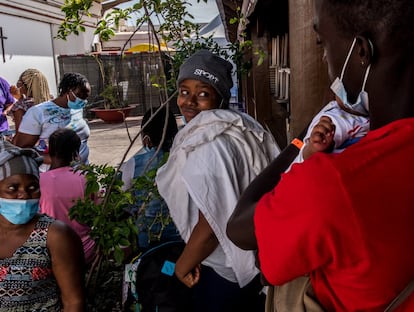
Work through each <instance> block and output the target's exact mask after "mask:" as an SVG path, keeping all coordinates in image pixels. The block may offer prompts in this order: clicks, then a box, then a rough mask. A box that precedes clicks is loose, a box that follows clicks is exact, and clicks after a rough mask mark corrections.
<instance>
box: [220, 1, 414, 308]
mask: <svg viewBox="0 0 414 312" xmlns="http://www.w3.org/2000/svg"><path fill="white" fill-rule="evenodd" d="M413 27H414V3H413V2H412V0H392V1H391V0H364V1H356V0H355V1H339V0H315V19H314V28H315V31H316V33H317V37H318V40H317V41H318V43H319V44H321V45H322V47H323V49H324V59H325V60H326V62H327V64H328V71H329V76H330V78H331V81H333V82H334V83H333V85H332V89H333V91H334V92H335V93H336V95H337V96H339V97H340V98H341V100H342V101H343V102H344V103H345V105H347V106H348V107H349V108H355V107H357V106H361V105H362V106H364V107H366V108H368V107H369V112H370V121H371V131H370V132H369V133H368V135H367V136H366V137H365V138H363V139H361V140H360V141H359V142H358V143H356V144H354V145H353V146H351V147H348V149H347V150H346V151H344V152H343V153H341V154H324V153H317V154H315V155H313V156H312V157H311V158H309V159H308V160H306V161H305V162H304V163H302V164H296V165H294V166H293V167H292V169H291V170H290V172H289V173H287V174H284V175H282V178H281V180H280V182H279V184H278V185H277V186H276V187H275V188H274V189H273V190H272V191H271V192H269V193H267V194H265V192H267V191H269V190H270V189H271V188H272V187H274V185H275V184H276V183H277V182H278V181H277V179H276V178H275V177H274V172H276V170H277V168H276V164H277V162H274V163H272V164H271V165H269V167H268V168H267V169H265V171H264V172H263V173H262V174H261V175H260V176H258V177H257V178H256V180H254V182H253V183H252V184H251V185H250V186H249V188H248V189H247V190H246V192H245V193H244V195H243V196H242V197H241V198H240V200H239V204H238V207H237V209H236V211H235V214H237V213H239V212H240V211H241V210H246V209H247V210H250V211H252V210H253V209H254V208H255V213H254V226H255V227H254V229H255V235H256V239H257V246H258V250H259V260H260V266H261V270H262V273H263V275H264V276H265V278H266V279H267V280H268V281H269V282H270V284H272V285H282V284H284V283H286V282H289V281H292V280H294V279H296V278H298V277H301V276H303V275H306V274H309V276H310V279H311V284H312V286H313V289H314V292H315V295H316V297H317V299H318V300H319V302H320V303H321V304H322V306H323V307H324V308H325V309H326V310H327V311H384V309H385V308H386V307H387V306H388V305H389V303H390V302H391V301H392V300H393V299H394V298H395V297H397V296H398V294H399V293H400V292H401V291H402V290H403V289H404V288H405V287H406V286H407V285H408V284H409V283H410V282H411V281H412V280H413V279H414V265H413V263H414V250H413V248H412V246H413V241H414V209H413V207H414V204H413V200H414V195H413V194H414V190H413V187H412V185H413V183H412V179H413V176H414V162H413V161H412V159H413V154H414V144H412V139H413V138H414V118H413V117H414V88H413V87H412V84H413V77H414V62H413V61H412V57H413V55H414V32H413V31H412V29H413ZM345 63H347V67H346V70H345V71H344V64H345ZM342 71H344V73H343V75H341V72H342ZM341 76H343V79H339V78H337V77H341ZM365 79H366V86H365V91H366V92H362V91H361V89H362V88H361V86H362V84H363V81H364V80H365ZM368 99H369V106H368ZM260 197H261V199H260V200H259V201H258V199H259V198H260ZM257 201H258V202H257ZM256 204H257V205H256ZM243 222H247V223H249V222H250V223H251V222H252V220H251V218H250V221H249V220H247V219H244V220H243V218H240V217H233V218H232V219H231V221H230V224H229V227H228V231H227V232H228V234H229V236H230V238H231V239H232V240H233V241H234V242H235V243H236V244H238V245H239V246H240V245H241V246H242V247H244V248H254V247H255V243H254V242H252V240H251V239H250V241H249V242H248V243H246V242H240V241H237V239H236V238H235V236H234V232H233V231H232V229H234V228H235V227H236V226H239V227H240V228H246V223H243ZM232 236H233V237H232ZM400 309H401V310H402V311H414V296H413V295H412V296H411V297H410V298H409V299H408V300H406V301H405V302H404V303H403V305H402V306H400Z"/></svg>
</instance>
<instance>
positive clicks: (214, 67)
mask: <svg viewBox="0 0 414 312" xmlns="http://www.w3.org/2000/svg"><path fill="white" fill-rule="evenodd" d="M232 70H233V65H232V64H231V63H230V62H228V61H226V60H225V59H223V58H221V57H220V56H218V55H216V54H213V53H212V52H210V51H208V50H199V51H197V52H196V53H194V54H193V55H191V56H190V57H189V58H188V59H187V60H186V61H185V62H184V63H183V64H182V65H181V67H180V73H179V74H178V79H177V86H179V85H180V83H181V82H182V81H183V80H185V79H195V80H201V81H203V82H205V83H208V84H209V85H211V86H212V87H213V88H214V89H216V91H217V93H218V94H219V95H220V97H221V98H222V99H223V101H224V102H225V103H228V102H229V100H230V95H231V94H230V89H231V88H232V87H233V80H232V78H231V71H232Z"/></svg>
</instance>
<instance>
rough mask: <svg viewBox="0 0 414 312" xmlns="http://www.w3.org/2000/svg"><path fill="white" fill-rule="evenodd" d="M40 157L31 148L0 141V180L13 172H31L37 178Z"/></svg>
mask: <svg viewBox="0 0 414 312" xmlns="http://www.w3.org/2000/svg"><path fill="white" fill-rule="evenodd" d="M41 163H42V157H40V156H39V154H38V153H37V152H36V151H35V150H34V149H31V148H20V147H17V146H15V145H13V144H11V143H9V142H7V141H0V180H4V179H5V178H8V177H10V176H12V175H15V174H32V175H34V176H35V177H37V178H39V165H40V164H41Z"/></svg>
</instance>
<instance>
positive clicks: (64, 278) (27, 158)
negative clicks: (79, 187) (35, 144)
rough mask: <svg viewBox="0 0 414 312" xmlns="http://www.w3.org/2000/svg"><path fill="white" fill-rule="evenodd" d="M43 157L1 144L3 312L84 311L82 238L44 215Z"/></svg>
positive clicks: (0, 299) (0, 279) (0, 303)
mask: <svg viewBox="0 0 414 312" xmlns="http://www.w3.org/2000/svg"><path fill="white" fill-rule="evenodd" d="M38 160H39V155H38V154H37V153H36V152H35V151H34V150H32V149H20V148H18V147H16V146H14V145H12V144H11V143H9V142H3V141H0V289H1V291H0V311H1V312H6V311H7V312H8V311H62V310H65V311H78V312H80V311H84V302H85V298H84V291H83V290H84V284H83V281H84V274H83V273H84V260H83V251H82V244H81V241H80V239H79V237H78V235H77V234H76V233H75V232H74V231H73V230H72V229H71V228H70V227H69V226H68V225H66V224H64V223H63V222H60V221H57V220H54V219H52V218H50V217H49V216H46V215H40V214H38V213H37V212H38V210H39V197H40V190H39V168H38V163H39V161H38Z"/></svg>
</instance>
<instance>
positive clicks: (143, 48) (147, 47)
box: [127, 43, 174, 52]
mask: <svg viewBox="0 0 414 312" xmlns="http://www.w3.org/2000/svg"><path fill="white" fill-rule="evenodd" d="M155 51H158V46H157V45H156V44H152V43H140V44H137V45H135V46H133V47H131V48H129V49H128V50H127V52H155ZM161 51H174V49H172V48H168V47H167V45H166V44H161Z"/></svg>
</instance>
